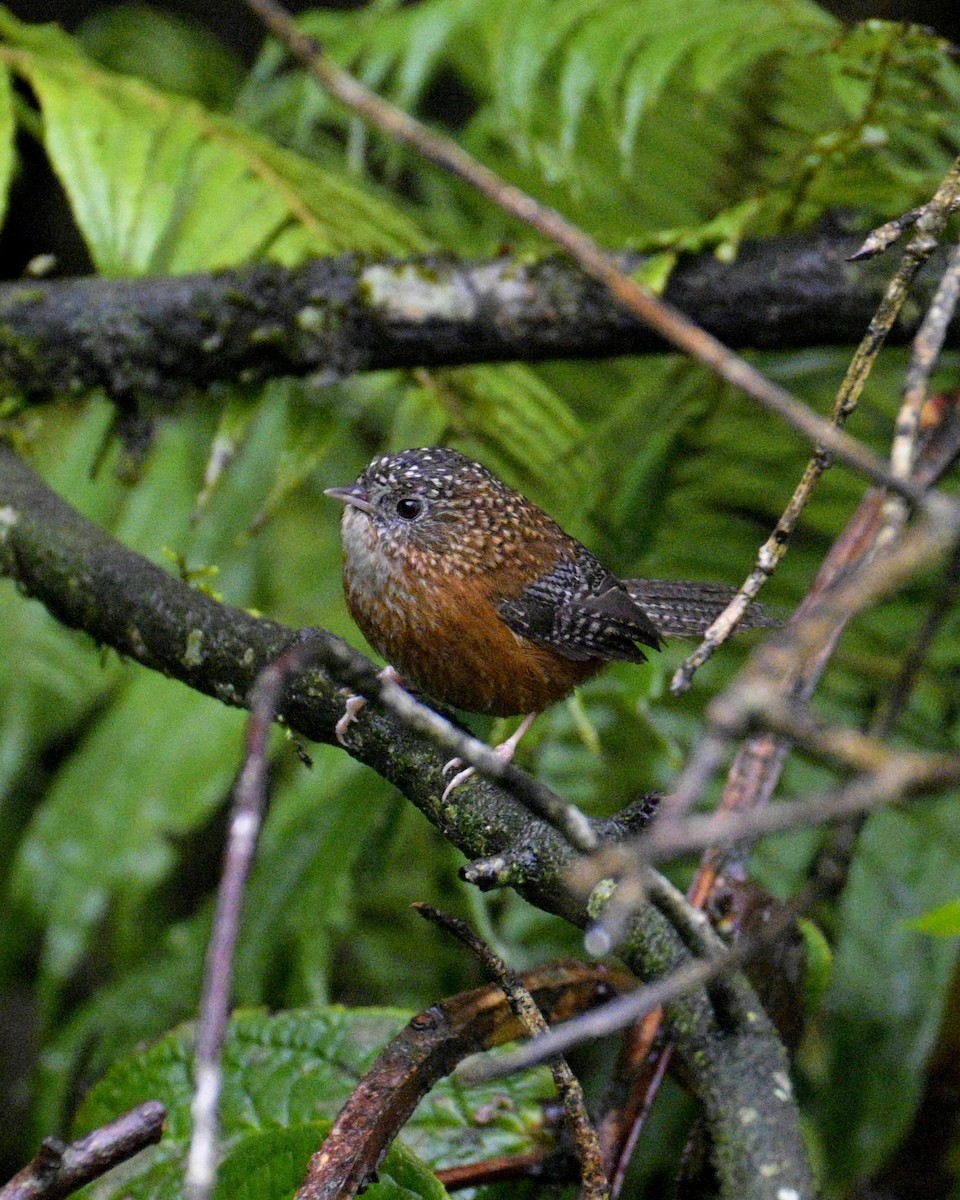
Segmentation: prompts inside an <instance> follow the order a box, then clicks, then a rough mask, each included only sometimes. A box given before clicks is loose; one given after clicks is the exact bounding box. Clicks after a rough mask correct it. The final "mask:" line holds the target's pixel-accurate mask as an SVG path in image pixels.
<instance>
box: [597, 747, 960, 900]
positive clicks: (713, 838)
mask: <svg viewBox="0 0 960 1200" xmlns="http://www.w3.org/2000/svg"><path fill="white" fill-rule="evenodd" d="M958 781H960V755H958V754H936V755H933V754H932V755H930V756H928V757H923V756H921V755H909V756H904V757H903V758H902V759H901V758H898V757H897V756H896V755H895V754H893V755H891V756H890V759H889V760H888V761H887V762H886V763H885V764H884V765H883V766H882V767H881V768H880V769H879V770H878V771H876V772H875V773H865V774H862V775H859V776H857V778H856V779H854V780H852V781H851V782H850V783H849V784H847V785H846V786H844V787H841V788H835V789H832V790H830V791H826V792H822V793H820V794H818V795H815V796H810V797H808V798H807V799H805V800H791V801H789V802H785V803H783V804H774V805H772V806H771V807H769V808H762V809H755V810H753V811H752V812H740V813H733V812H723V813H721V812H717V813H713V814H711V815H710V816H704V817H687V818H686V819H685V820H684V821H682V822H678V823H676V824H671V825H664V826H661V825H660V824H657V825H655V826H654V827H653V829H652V830H651V831H650V833H649V834H647V835H646V836H645V837H644V840H643V843H642V849H641V847H640V846H639V845H638V846H637V847H636V849H635V850H633V851H631V853H637V854H640V855H642V857H643V859H644V860H645V861H646V862H656V861H659V860H662V859H668V858H676V857H678V856H680V855H685V854H690V853H693V852H695V851H698V850H703V849H704V848H706V847H707V846H713V845H722V844H724V843H731V842H750V841H755V840H756V839H757V838H760V837H766V836H768V835H770V834H774V833H786V832H787V831H789V830H792V829H804V828H808V827H812V826H815V825H825V824H829V823H831V822H834V821H843V820H845V819H846V818H848V817H852V816H856V815H858V814H860V813H864V812H873V811H875V810H876V809H878V808H883V807H886V806H888V805H891V804H896V803H898V802H900V801H901V800H906V799H912V798H916V799H923V798H925V797H929V796H936V795H939V794H940V793H942V792H943V791H945V790H948V789H950V788H953V787H955V786H956V784H957V782H958ZM623 853H624V852H623V848H622V847H616V848H604V849H602V850H600V851H599V852H598V858H597V862H596V865H595V867H594V868H593V870H594V872H595V874H596V875H599V876H601V877H603V876H604V875H607V874H609V873H610V871H611V868H612V867H613V865H614V863H613V859H612V857H608V856H615V858H616V860H617V861H618V862H619V865H620V868H621V870H622V869H624V868H625V867H626V866H627V861H628V860H627V858H626V856H624V857H623V858H621V855H623Z"/></svg>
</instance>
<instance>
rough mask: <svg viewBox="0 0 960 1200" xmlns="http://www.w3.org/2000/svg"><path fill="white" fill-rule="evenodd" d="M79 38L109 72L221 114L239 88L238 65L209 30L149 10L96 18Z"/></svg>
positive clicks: (120, 9)
mask: <svg viewBox="0 0 960 1200" xmlns="http://www.w3.org/2000/svg"><path fill="white" fill-rule="evenodd" d="M77 38H78V40H79V41H80V42H81V44H82V45H83V46H84V47H85V49H86V50H87V53H88V54H89V55H90V56H91V58H93V59H95V60H96V62H98V63H99V64H100V65H101V66H103V67H106V68H107V69H108V70H110V71H115V72H116V73H117V74H120V75H135V76H136V77H137V78H138V79H142V80H144V81H145V82H147V83H150V84H153V86H155V87H157V88H160V89H161V90H163V91H166V92H176V93H177V94H178V95H182V96H190V97H192V98H193V99H194V100H198V101H199V102H200V103H201V104H205V105H207V106H208V107H211V108H225V107H226V106H227V105H228V104H229V103H230V101H231V100H232V98H233V96H234V94H235V92H236V90H237V88H238V87H239V85H240V80H241V76H242V71H241V68H240V64H239V63H238V62H237V60H236V59H235V58H234V57H233V55H232V54H229V53H228V52H227V51H226V50H225V49H224V47H223V45H222V44H221V43H220V42H219V41H217V39H216V38H215V37H214V35H213V34H212V33H211V32H210V31H209V30H208V29H207V28H205V27H204V26H203V25H201V24H200V23H199V22H196V21H189V20H185V19H184V18H182V17H179V16H177V15H175V14H174V13H167V12H161V11H160V10H159V9H157V8H153V7H151V5H149V4H122V5H118V6H116V7H114V8H108V9H105V10H102V11H100V12H97V13H94V14H93V15H92V16H90V17H88V18H87V19H86V20H85V21H84V22H83V24H82V25H81V26H80V28H79V29H78V30H77Z"/></svg>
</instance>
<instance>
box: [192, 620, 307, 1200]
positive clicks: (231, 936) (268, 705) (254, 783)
mask: <svg viewBox="0 0 960 1200" xmlns="http://www.w3.org/2000/svg"><path fill="white" fill-rule="evenodd" d="M309 653H310V647H309V644H308V643H301V644H300V645H296V646H293V647H291V648H290V649H289V650H286V651H285V652H284V653H283V654H282V655H281V656H280V657H279V658H278V659H277V660H276V661H275V662H273V663H271V664H270V665H269V666H267V667H266V668H264V670H263V671H261V672H260V674H259V676H258V677H257V681H256V683H255V684H254V687H253V691H252V694H251V700H250V720H249V721H248V723H247V746H246V754H245V757H244V763H243V767H242V769H241V771H240V775H239V776H238V778H237V782H236V784H235V786H234V790H233V806H232V810H231V814H230V825H229V828H228V831H227V848H226V853H225V856H224V865H223V875H222V877H221V881H220V890H219V892H218V894H217V907H216V912H215V914H214V918H213V928H212V930H211V933H210V942H209V945H208V947H207V957H206V964H205V966H204V980H203V992H202V995H201V999H200V1013H199V1017H198V1020H197V1036H196V1046H195V1050H194V1088H195V1090H194V1095H193V1103H192V1105H191V1110H190V1111H191V1118H192V1122H193V1128H192V1132H191V1137H190V1150H189V1154H188V1157H187V1171H186V1179H185V1187H184V1191H185V1194H186V1196H187V1200H209V1197H210V1195H211V1194H212V1192H213V1186H214V1183H215V1180H216V1167H217V1139H218V1136H219V1115H218V1114H219V1103H220V1091H221V1087H222V1066H221V1055H222V1051H223V1042H224V1038H225V1036H226V1030H227V1020H228V1017H229V1014H230V988H231V982H232V979H233V956H234V950H235V948H236V944H237V936H238V934H239V930H240V917H241V913H242V909H243V897H244V889H245V887H246V881H247V876H248V875H249V873H250V868H251V866H252V864H253V856H254V853H255V851H256V847H257V841H258V839H259V836H260V827H261V825H262V823H263V815H264V812H265V810H266V803H267V782H268V778H267V776H268V750H269V745H270V730H271V728H272V726H273V720H274V717H275V716H276V712H277V704H278V702H279V698H280V693H281V691H282V689H283V687H284V684H285V683H287V681H288V680H289V679H290V678H291V676H292V675H294V674H295V673H296V672H297V671H299V670H301V669H302V668H303V665H304V662H305V660H306V659H307V658H308V656H309Z"/></svg>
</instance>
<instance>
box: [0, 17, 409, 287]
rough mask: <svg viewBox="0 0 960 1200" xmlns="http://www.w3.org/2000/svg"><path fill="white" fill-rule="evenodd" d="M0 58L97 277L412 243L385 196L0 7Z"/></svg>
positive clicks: (406, 225)
mask: <svg viewBox="0 0 960 1200" xmlns="http://www.w3.org/2000/svg"><path fill="white" fill-rule="evenodd" d="M0 34H2V35H3V37H4V38H5V44H3V45H0V62H5V63H6V64H7V65H8V66H9V67H10V68H11V69H12V70H13V71H14V72H15V73H16V74H17V75H19V76H21V77H22V78H24V79H26V80H27V82H28V83H29V84H30V86H31V88H32V89H33V91H34V93H35V95H36V97H37V100H38V102H39V104H40V108H41V112H42V115H43V123H44V139H45V143H46V146H47V151H48V153H49V155H50V160H51V162H52V164H53V166H54V169H55V170H56V172H57V174H58V175H59V176H60V179H61V180H62V182H63V185H64V188H65V190H66V192H67V196H68V198H69V200H70V204H71V207H72V209H73V212H74V215H75V218H76V220H77V224H78V225H79V227H80V230H81V232H82V234H83V236H84V238H85V240H86V242H87V245H88V247H89V249H90V253H91V256H92V257H93V259H94V262H95V263H96V265H97V267H98V269H99V270H100V271H102V272H104V273H105V274H123V273H131V272H134V273H135V272H163V271H166V272H181V271H190V270H198V269H205V270H210V269H216V268H222V267H228V266H232V265H235V264H237V263H240V262H243V261H246V260H248V259H250V258H251V257H273V258H276V259H279V260H280V261H283V262H291V261H295V260H296V261H299V260H300V259H302V258H303V257H304V256H305V255H307V254H330V253H336V252H337V251H340V250H347V249H366V250H371V251H372V250H377V251H382V252H400V251H409V250H410V249H412V248H414V247H416V246H419V245H421V241H420V238H419V236H418V234H417V232H416V230H415V229H414V227H413V226H412V225H411V224H410V223H409V222H407V221H406V220H404V219H403V218H401V217H399V216H398V215H397V213H396V212H395V211H393V210H391V208H390V207H389V206H388V205H387V204H386V203H384V202H382V201H380V200H376V199H374V198H372V197H371V196H370V195H368V194H365V193H364V192H363V191H362V190H361V189H360V188H359V187H357V186H355V185H351V184H349V183H347V182H345V181H344V180H343V179H342V178H337V177H336V176H335V175H333V174H332V173H330V172H327V171H324V170H322V169H321V168H319V167H318V166H317V165H316V164H314V163H310V162H308V161H306V160H305V159H301V158H300V157H299V156H297V155H295V154H292V153H291V152H289V151H285V150H282V149H280V148H279V147H277V146H276V145H275V144H273V143H271V142H268V141H267V140H265V139H263V138H260V137H257V136H256V135H255V134H252V133H250V131H249V130H247V129H245V128H244V127H243V126H242V125H240V124H239V123H237V122H235V121H231V120H230V119H228V118H226V117H219V116H215V115H213V114H211V113H209V112H207V111H206V110H204V109H203V108H202V107H201V106H200V105H198V104H195V103H193V102H191V101H188V100H184V99H182V98H180V97H177V96H171V95H167V94H165V93H163V92H159V91H157V90H155V89H153V88H151V87H149V86H148V85H147V84H144V83H141V82H140V81H139V80H135V79H132V78H130V77H128V76H120V75H112V74H110V73H109V72H107V71H104V70H102V69H100V68H98V67H96V66H94V65H93V64H92V63H90V62H88V61H87V60H85V59H84V58H82V57H81V56H80V54H79V53H78V51H77V48H76V46H75V44H74V43H73V42H71V41H70V39H68V38H66V37H65V35H63V34H61V33H59V32H58V31H56V30H55V29H52V28H49V29H48V28H44V29H37V28H35V27H30V26H26V25H23V24H21V23H20V22H17V21H16V20H14V18H13V17H11V16H10V15H9V14H7V13H3V12H0Z"/></svg>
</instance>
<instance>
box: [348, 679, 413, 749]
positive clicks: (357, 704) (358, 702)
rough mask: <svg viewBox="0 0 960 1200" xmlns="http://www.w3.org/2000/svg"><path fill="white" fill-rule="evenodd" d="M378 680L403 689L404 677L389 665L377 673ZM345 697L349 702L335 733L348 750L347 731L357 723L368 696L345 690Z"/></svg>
mask: <svg viewBox="0 0 960 1200" xmlns="http://www.w3.org/2000/svg"><path fill="white" fill-rule="evenodd" d="M377 678H378V679H382V680H383V681H384V683H395V684H397V685H398V686H400V687H403V677H402V676H401V675H400V673H399V671H397V670H396V669H395V668H394V667H391V666H390V664H389V663H387V665H386V666H385V667H384V668H383V670H382V671H378V672H377ZM343 695H345V696H346V698H347V702H346V704H345V705H344V712H343V716H342V717H341V718H340V720H339V721H338V722H337V723H336V725H335V726H334V729H333V732H334V733H335V734H336V735H337V741H338V742H339V743H340V745H341V746H343V747H344V749H346V746H347V730H348V729H349V728H350V726H351V725H352V724H353V723H354V721H356V719H357V715H358V714H359V713H360V712H361V711H362V709H363V708H364V707H365V706H366V703H367V698H366V696H358V695H357V694H356V693H355V692H351V691H350V689H349V688H344V689H343Z"/></svg>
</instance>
